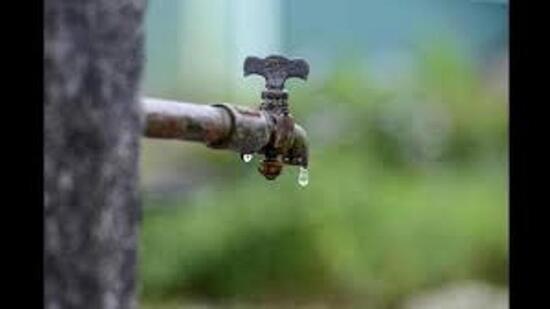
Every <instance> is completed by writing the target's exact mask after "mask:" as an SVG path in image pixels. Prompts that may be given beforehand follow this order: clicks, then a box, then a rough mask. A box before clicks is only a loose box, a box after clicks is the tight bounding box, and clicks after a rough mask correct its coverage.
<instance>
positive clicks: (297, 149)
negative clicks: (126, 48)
mask: <svg viewBox="0 0 550 309" xmlns="http://www.w3.org/2000/svg"><path fill="white" fill-rule="evenodd" d="M251 74H257V75H260V76H262V77H264V78H265V81H266V84H265V89H264V90H263V91H262V93H261V100H262V101H261V104H260V105H259V106H258V108H247V107H243V106H237V105H232V104H228V103H217V104H211V105H204V104H196V103H188V102H177V101H172V100H164V99H157V98H147V97H146V98H143V99H142V107H143V110H144V113H143V114H144V118H145V119H144V124H145V125H144V136H145V137H148V138H162V139H178V140H184V141H194V142H201V143H204V144H205V145H206V146H207V147H209V148H212V149H228V150H232V151H235V152H238V153H239V154H240V155H241V157H245V156H250V155H252V154H255V153H256V154H259V155H263V156H264V159H263V160H262V161H261V164H260V166H259V168H258V171H259V172H260V173H261V174H262V175H263V176H264V177H265V178H266V179H268V180H274V179H276V178H277V176H279V175H280V174H281V172H282V169H283V166H284V165H285V164H286V165H292V166H300V167H301V168H302V169H303V170H306V171H307V167H308V163H309V162H308V157H309V153H308V142H307V135H306V131H305V130H304V129H303V128H302V127H301V126H299V125H298V124H296V123H295V121H294V118H293V117H292V115H291V114H290V109H289V104H288V92H287V91H286V90H285V89H284V84H285V81H286V80H287V79H288V78H293V77H295V78H301V79H303V80H307V77H308V74H309V65H308V63H307V62H306V61H305V60H303V59H292V60H290V59H287V58H285V57H283V56H278V55H272V56H268V57H266V58H264V59H261V58H258V57H247V58H246V59H245V62H244V76H245V77H246V76H249V75H251Z"/></svg>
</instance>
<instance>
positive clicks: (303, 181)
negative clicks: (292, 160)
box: [298, 166, 309, 187]
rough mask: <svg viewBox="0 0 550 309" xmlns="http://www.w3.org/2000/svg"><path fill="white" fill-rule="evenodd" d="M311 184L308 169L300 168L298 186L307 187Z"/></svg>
mask: <svg viewBox="0 0 550 309" xmlns="http://www.w3.org/2000/svg"><path fill="white" fill-rule="evenodd" d="M308 183H309V172H308V170H307V168H305V167H303V166H300V174H299V175H298V184H300V186H302V187H305V186H307V184H308Z"/></svg>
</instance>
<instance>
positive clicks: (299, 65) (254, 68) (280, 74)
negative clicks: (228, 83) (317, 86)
mask: <svg viewBox="0 0 550 309" xmlns="http://www.w3.org/2000/svg"><path fill="white" fill-rule="evenodd" d="M250 74H258V75H261V76H263V77H264V78H265V82H266V83H265V88H266V89H268V90H282V89H283V88H284V85H285V81H286V80H287V79H288V78H291V77H298V78H301V79H303V80H307V75H308V74H309V65H308V63H307V62H306V61H305V60H303V59H293V60H289V59H287V58H285V57H282V56H277V55H272V56H269V57H267V58H265V59H261V58H258V57H247V58H246V60H245V61H244V76H248V75H250Z"/></svg>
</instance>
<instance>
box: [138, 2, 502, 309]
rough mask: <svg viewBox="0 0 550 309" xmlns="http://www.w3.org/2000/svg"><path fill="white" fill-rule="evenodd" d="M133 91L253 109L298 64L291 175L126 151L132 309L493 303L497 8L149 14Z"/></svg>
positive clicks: (498, 176)
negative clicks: (140, 76) (274, 78)
mask: <svg viewBox="0 0 550 309" xmlns="http://www.w3.org/2000/svg"><path fill="white" fill-rule="evenodd" d="M146 50H147V63H146V70H145V76H144V81H143V95H147V96H156V97H161V98H167V99H177V100H181V101H187V102H197V103H204V104H210V103H217V102H228V103H232V104H238V105H246V106H257V105H258V104H259V102H260V92H261V90H262V88H263V79H262V78H260V77H257V76H254V77H252V76H251V77H248V78H246V79H245V78H243V76H242V65H243V61H244V59H245V57H246V56H249V55H255V56H259V57H265V56H268V55H270V54H283V55H285V56H288V57H300V58H304V59H306V60H307V61H308V62H309V64H310V67H311V70H310V78H309V80H308V81H307V82H303V81H301V80H290V81H289V82H287V89H288V91H289V93H290V106H291V111H292V113H293V115H294V117H295V119H296V121H297V122H298V123H299V124H301V125H302V126H303V127H304V128H305V129H306V130H307V132H308V135H309V138H310V171H309V175H310V181H309V185H308V186H307V187H305V188H303V187H301V186H299V185H298V183H297V177H298V169H297V168H285V169H284V170H283V174H282V175H281V176H280V177H279V178H278V179H277V180H276V181H275V182H269V181H266V180H264V178H263V177H262V176H261V175H260V174H259V173H258V172H257V170H256V168H257V165H258V158H254V160H253V161H252V162H250V163H244V162H243V161H241V160H240V158H239V156H238V155H237V154H235V153H232V152H228V151H214V150H211V149H208V148H206V147H205V146H204V145H200V144H193V143H180V142H174V141H162V140H151V139H144V140H142V141H143V142H142V155H141V156H142V157H141V170H142V174H141V175H142V176H141V177H142V179H141V183H142V196H143V216H142V222H141V243H140V275H139V276H140V287H139V290H140V298H141V307H142V308H146V309H147V308H149V309H153V308H158V309H161V308H162V309H168V308H187V307H194V306H196V307H200V308H208V307H235V308H243V307H246V308H257V307H262V308H289V307H307V308H341V307H352V308H409V309H410V308H507V263H508V261H507V255H508V247H507V243H508V234H507V233H508V212H507V209H508V208H507V201H508V197H507V194H508V181H507V179H508V178H507V177H508V175H507V162H508V161H507V159H508V158H507V149H508V143H507V141H508V138H507V128H508V3H507V1H505V0H504V1H498V0H493V1H491V0H485V1H483V0H414V1H393V0H385V1H384V0H379V1H363V0H348V1H318V0H301V1H290V0H286V1H277V0H261V1H258V0H256V1H255V0H233V1H224V0H210V1H204V0H185V1H175V0H150V1H149V3H148V12H147V19H146Z"/></svg>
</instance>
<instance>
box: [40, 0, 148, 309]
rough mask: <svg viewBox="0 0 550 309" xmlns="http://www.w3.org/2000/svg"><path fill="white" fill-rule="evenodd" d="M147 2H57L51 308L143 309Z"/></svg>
mask: <svg viewBox="0 0 550 309" xmlns="http://www.w3.org/2000/svg"><path fill="white" fill-rule="evenodd" d="M144 10H145V3H144V1H142V0H103V1H100V0H98V1H75V0H72V1H71V0H47V1H46V2H45V12H44V20H45V29H44V53H45V54H44V70H45V75H44V87H45V88H44V99H45V102H44V117H45V118H44V121H45V126H44V200H45V201H44V204H45V205H44V220H45V227H44V228H45V230H44V245H45V247H44V288H45V290H44V301H45V308H48V309H49V308H51V309H53V308H94V309H97V308H135V307H136V298H135V294H136V284H135V282H136V275H135V270H136V252H137V250H136V249H137V248H136V245H137V223H138V221H137V220H138V215H139V196H138V158H139V154H138V153H139V141H140V137H141V134H142V124H141V109H140V105H139V104H138V103H137V102H139V100H138V91H139V82H140V76H141V71H142V62H143V59H142V58H143V33H142V32H143V31H142V30H143V27H142V18H143V13H144Z"/></svg>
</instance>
